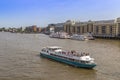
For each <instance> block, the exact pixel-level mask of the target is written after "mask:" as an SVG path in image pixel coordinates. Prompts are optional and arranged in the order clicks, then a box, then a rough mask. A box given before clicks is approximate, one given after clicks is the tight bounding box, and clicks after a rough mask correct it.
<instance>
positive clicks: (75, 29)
mask: <svg viewBox="0 0 120 80" xmlns="http://www.w3.org/2000/svg"><path fill="white" fill-rule="evenodd" d="M64 31H65V32H67V33H69V34H84V33H88V32H89V33H92V34H93V36H95V37H104V38H120V18H117V19H115V20H100V21H91V20H89V21H87V22H75V21H71V20H68V21H66V22H65V24H64Z"/></svg>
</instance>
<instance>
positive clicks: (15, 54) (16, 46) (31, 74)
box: [0, 32, 120, 80]
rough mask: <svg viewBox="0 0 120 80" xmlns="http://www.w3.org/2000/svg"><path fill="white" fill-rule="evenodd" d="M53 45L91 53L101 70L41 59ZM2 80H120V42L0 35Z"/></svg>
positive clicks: (0, 79)
mask: <svg viewBox="0 0 120 80" xmlns="http://www.w3.org/2000/svg"><path fill="white" fill-rule="evenodd" d="M53 45H56V46H61V47H63V48H64V49H66V50H77V51H80V52H89V53H90V54H91V56H92V57H94V58H95V62H96V63H97V66H96V67H95V68H94V69H92V70H89V69H83V68H75V67H72V66H69V65H66V64H63V63H59V62H56V61H53V60H49V59H46V58H42V57H40V56H39V53H40V51H41V49H42V48H43V47H46V46H53ZM0 80H120V40H105V39H96V40H89V41H76V40H70V39H55V38H49V36H47V35H44V34H19V33H8V32H0Z"/></svg>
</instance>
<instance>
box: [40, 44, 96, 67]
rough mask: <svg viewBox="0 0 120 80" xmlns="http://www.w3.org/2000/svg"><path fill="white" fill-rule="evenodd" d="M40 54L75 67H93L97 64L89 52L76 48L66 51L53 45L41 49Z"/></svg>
mask: <svg viewBox="0 0 120 80" xmlns="http://www.w3.org/2000/svg"><path fill="white" fill-rule="evenodd" d="M40 56H42V57H46V58H50V59H53V60H56V61H59V62H63V63H66V64H69V65H72V66H75V67H81V68H89V69H92V68H93V67H95V66H96V64H95V63H94V58H91V57H90V55H89V53H78V52H76V51H75V50H72V51H66V50H62V48H61V47H58V46H51V47H45V48H43V49H42V50H41V52H40Z"/></svg>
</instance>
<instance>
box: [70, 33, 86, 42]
mask: <svg viewBox="0 0 120 80" xmlns="http://www.w3.org/2000/svg"><path fill="white" fill-rule="evenodd" d="M71 39H74V40H80V41H84V40H88V38H87V37H86V36H84V35H78V34H73V35H72V36H71Z"/></svg>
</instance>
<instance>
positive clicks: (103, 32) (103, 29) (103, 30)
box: [102, 26, 106, 34]
mask: <svg viewBox="0 0 120 80" xmlns="http://www.w3.org/2000/svg"><path fill="white" fill-rule="evenodd" d="M105 33H106V26H102V34H105Z"/></svg>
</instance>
